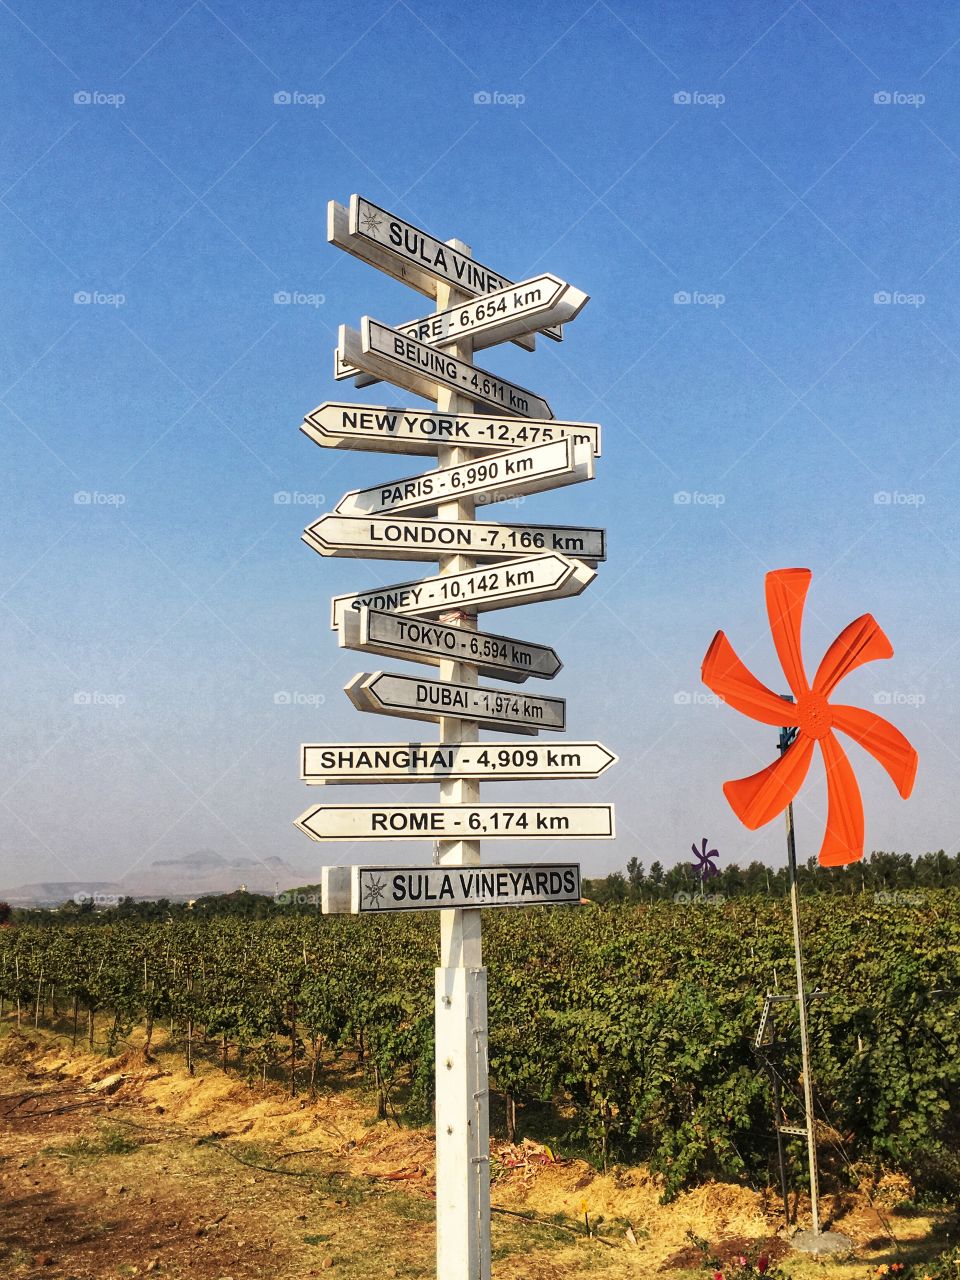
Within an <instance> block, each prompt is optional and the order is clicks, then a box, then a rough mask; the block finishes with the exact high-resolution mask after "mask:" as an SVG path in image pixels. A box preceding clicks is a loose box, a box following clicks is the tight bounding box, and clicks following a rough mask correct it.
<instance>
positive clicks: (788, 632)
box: [766, 569, 813, 698]
mask: <svg viewBox="0 0 960 1280" xmlns="http://www.w3.org/2000/svg"><path fill="white" fill-rule="evenodd" d="M812 577H813V574H812V573H811V572H810V570H809V569H774V570H773V572H772V573H768V574H767V577H766V594H767V617H768V618H769V619H770V630H771V632H772V633H773V643H774V644H775V645H776V648H777V656H778V657H779V659H780V665H781V666H782V667H783V674H784V675H785V676H786V677H787V684H789V686H790V692H791V693H792V694H793V696H794V697H795V698H800V697H801V696H802V695H803V694H805V693H807V692H809V689H810V686H809V685H808V684H807V676H806V673H805V671H804V669H803V653H802V650H801V648H800V624H801V622H802V620H803V606H804V602H805V601H806V598H807V590H808V588H809V586H810V579H811V578H812Z"/></svg>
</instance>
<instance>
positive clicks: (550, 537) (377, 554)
mask: <svg viewBox="0 0 960 1280" xmlns="http://www.w3.org/2000/svg"><path fill="white" fill-rule="evenodd" d="M301 537H302V539H303V541H304V542H305V543H306V544H307V546H308V547H312V548H313V550H314V551H316V552H317V553H318V554H319V555H321V556H352V557H355V558H360V559H364V560H437V559H439V558H440V557H441V556H446V555H464V556H472V557H473V559H475V560H505V559H508V558H510V557H513V556H529V555H530V554H531V552H534V551H559V552H561V554H563V555H566V556H575V557H576V558H577V559H578V560H583V561H585V562H586V563H587V564H591V565H594V564H596V563H597V562H598V561H600V560H605V559H606V558H607V550H606V531H605V530H604V529H593V528H589V527H580V526H577V525H563V524H552V525H551V524H546V525H544V524H484V523H480V522H478V521H474V520H415V519H413V518H412V517H410V516H402V517H400V516H398V517H396V518H391V517H389V516H365V517H364V516H337V515H325V516H321V517H320V519H319V520H315V521H314V522H313V524H310V525H307V527H306V529H304V531H303V533H302V535H301Z"/></svg>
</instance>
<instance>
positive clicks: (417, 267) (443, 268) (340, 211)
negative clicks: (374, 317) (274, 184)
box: [327, 195, 562, 345]
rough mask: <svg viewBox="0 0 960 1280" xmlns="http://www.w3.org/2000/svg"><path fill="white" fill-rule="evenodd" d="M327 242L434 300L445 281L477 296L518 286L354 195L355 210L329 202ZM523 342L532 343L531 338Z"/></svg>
mask: <svg viewBox="0 0 960 1280" xmlns="http://www.w3.org/2000/svg"><path fill="white" fill-rule="evenodd" d="M327 239H328V240H329V241H330V243H331V244H335V245H336V246H337V248H339V249H344V250H346V252H347V253H352V254H353V256H354V257H355V258H360V259H361V260H362V261H364V262H368V263H370V265H371V266H374V267H378V268H379V269H380V270H381V271H385V272H387V274H388V275H391V276H393V277H394V278H395V279H396V280H402V281H403V283H404V284H408V285H410V286H411V287H412V288H414V289H417V290H419V291H420V293H425V294H426V295H427V297H428V298H435V297H436V296H437V284H438V282H440V281H442V282H444V283H446V284H452V285H455V286H456V288H457V289H458V290H459V291H460V292H461V293H467V294H469V295H470V296H471V297H476V296H477V295H478V294H481V293H492V292H493V291H494V290H495V289H504V288H506V287H507V285H510V284H512V283H513V281H511V280H510V279H508V277H507V276H503V275H500V273H499V272H497V271H492V270H491V269H490V268H489V267H485V266H483V264H482V263H480V262H477V261H476V260H475V259H474V258H469V257H467V256H466V255H465V254H462V253H460V252H459V251H458V250H457V249H454V248H452V247H451V246H450V245H448V244H444V243H443V241H441V240H437V239H436V238H435V237H434V236H432V235H430V234H429V232H427V231H422V230H421V229H420V228H419V227H415V226H413V224H412V223H410V222H407V221H405V220H404V219H403V218H398V217H397V216H396V214H393V213H388V212H387V210H386V209H381V208H380V207H379V205H375V204H373V203H372V202H371V201H370V200H365V199H364V198H363V197H362V196H358V195H353V196H351V197H350V208H349V211H348V210H347V209H345V208H344V206H343V205H341V204H337V202H336V201H335V200H331V201H330V202H329V203H328V205H327ZM544 332H545V333H546V335H547V337H549V338H553V339H554V340H555V341H556V342H560V341H561V340H562V334H561V332H560V330H559V329H547V330H545V331H544ZM517 341H519V342H520V343H521V345H527V340H526V339H523V338H520V339H518V340H517Z"/></svg>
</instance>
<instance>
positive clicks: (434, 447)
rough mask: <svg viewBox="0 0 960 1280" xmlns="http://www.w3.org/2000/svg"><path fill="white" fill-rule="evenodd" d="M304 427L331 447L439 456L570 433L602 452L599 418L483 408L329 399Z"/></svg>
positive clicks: (563, 436)
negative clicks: (454, 448) (445, 409)
mask: <svg viewBox="0 0 960 1280" xmlns="http://www.w3.org/2000/svg"><path fill="white" fill-rule="evenodd" d="M300 430H301V431H302V432H303V434H304V435H305V436H309V438H310V439H311V440H312V441H313V442H314V444H319V445H323V446H324V447H326V448H331V449H371V450H375V451H377V452H379V453H422V454H427V455H431V454H432V455H434V456H435V455H436V454H437V453H438V452H439V451H440V449H441V448H443V447H444V446H445V445H455V444H456V445H463V446H465V447H467V448H469V449H476V450H478V451H482V450H488V449H490V450H496V451H497V452H500V451H501V450H503V449H523V448H526V447H527V445H531V444H549V443H550V442H551V441H552V440H564V439H567V438H570V439H572V440H573V441H574V442H575V443H576V444H588V445H590V447H591V448H592V449H593V453H594V457H596V458H599V457H600V427H599V425H598V424H597V423H596V422H558V421H556V420H555V419H553V418H544V419H542V420H539V421H538V420H536V419H532V418H512V417H497V416H496V415H489V414H479V413H425V412H424V411H423V410H422V409H395V408H391V407H389V406H387V405H380V404H344V403H342V402H341V401H339V400H325V401H324V403H323V404H321V405H318V406H317V408H316V409H314V410H313V411H312V413H308V414H307V415H306V417H305V418H304V420H303V425H302V426H301V428H300Z"/></svg>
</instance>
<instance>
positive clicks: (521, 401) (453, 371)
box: [338, 316, 553, 419]
mask: <svg viewBox="0 0 960 1280" xmlns="http://www.w3.org/2000/svg"><path fill="white" fill-rule="evenodd" d="M338 351H339V353H340V359H341V360H345V361H346V362H347V363H348V364H352V365H357V366H358V367H359V368H360V369H362V370H364V371H365V372H367V373H375V374H376V375H377V376H378V377H381V378H387V379H388V380H389V381H390V382H393V383H395V384H396V385H397V386H398V387H403V388H405V389H406V390H407V391H413V392H415V393H416V394H417V395H421V396H423V397H425V399H427V400H436V399H437V388H438V387H446V388H448V389H449V390H450V391H455V392H457V393H458V394H460V395H464V396H467V397H468V398H470V399H471V400H474V401H477V402H479V403H481V404H489V405H492V406H493V407H494V408H495V409H499V410H500V412H501V413H506V414H509V415H512V416H514V417H518V418H537V419H541V418H552V417H553V410H552V409H551V408H550V406H549V405H548V404H547V402H546V400H543V399H542V398H541V397H540V396H538V395H535V394H534V392H532V391H528V390H527V388H526V387H520V386H517V385H516V384H515V383H513V382H508V381H507V380H506V379H505V378H498V377H497V376H496V375H495V374H492V373H490V372H488V371H487V370H486V369H478V368H477V367H476V366H475V365H473V364H467V362H466V361H465V360H458V359H457V358H456V356H452V355H449V354H448V353H447V352H445V351H438V350H437V349H436V348H435V347H428V346H427V345H426V343H424V342H418V341H417V339H416V338H405V337H404V336H403V334H402V333H397V331H396V329H391V328H390V327H389V326H388V325H385V324H381V323H380V322H379V321H378V320H371V319H370V317H369V316H364V317H363V319H362V320H361V321H360V332H359V333H357V331H356V330H355V329H350V328H348V327H347V326H346V325H341V326H340V329H339V341H338Z"/></svg>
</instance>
